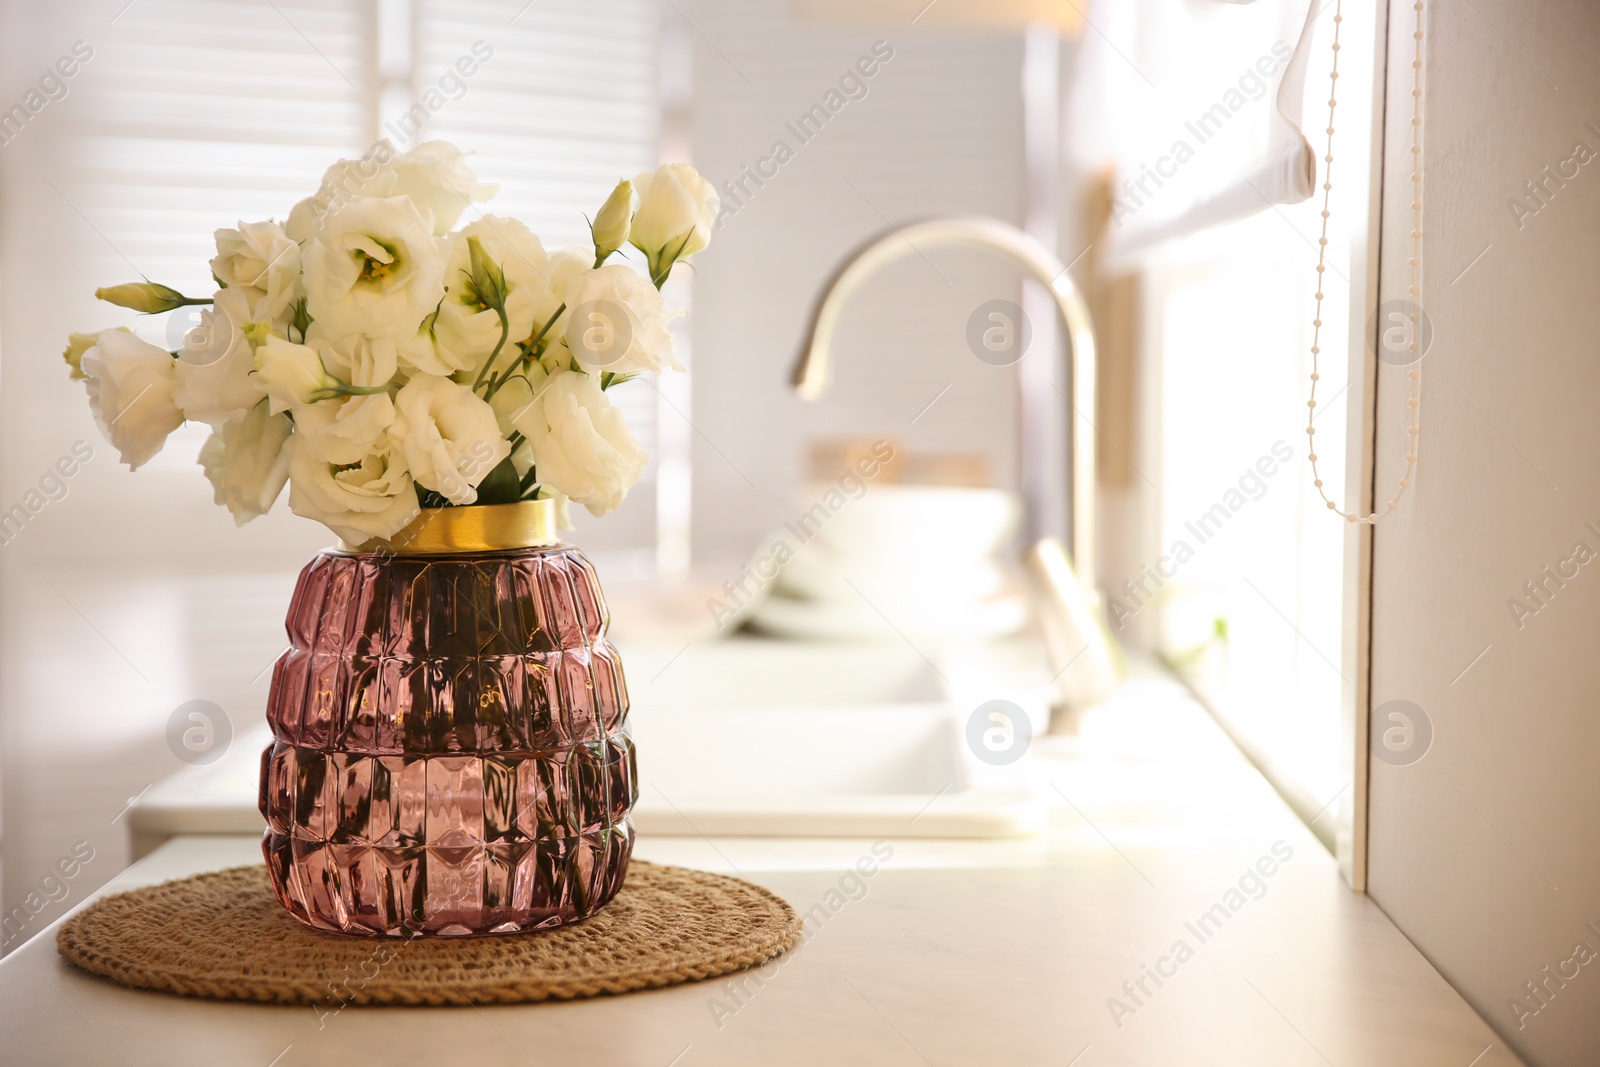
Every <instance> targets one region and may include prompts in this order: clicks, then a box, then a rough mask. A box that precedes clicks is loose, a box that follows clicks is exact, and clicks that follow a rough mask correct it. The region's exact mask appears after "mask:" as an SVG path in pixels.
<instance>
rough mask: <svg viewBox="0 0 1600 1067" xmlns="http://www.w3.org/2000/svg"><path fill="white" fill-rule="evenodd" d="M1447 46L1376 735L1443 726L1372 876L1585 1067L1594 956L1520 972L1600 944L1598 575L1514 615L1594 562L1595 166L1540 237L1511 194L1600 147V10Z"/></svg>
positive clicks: (1394, 462)
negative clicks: (1580, 555) (1405, 703)
mask: <svg viewBox="0 0 1600 1067" xmlns="http://www.w3.org/2000/svg"><path fill="white" fill-rule="evenodd" d="M1413 17H1414V13H1413V11H1412V8H1411V4H1410V3H1403V2H1396V3H1394V4H1392V5H1391V7H1390V20H1391V21H1390V39H1391V51H1390V58H1389V75H1388V98H1389V106H1388V123H1387V131H1388V133H1387V139H1388V147H1387V153H1386V156H1387V160H1388V166H1387V168H1386V172H1385V175H1384V222H1383V246H1384V256H1383V275H1382V282H1381V289H1382V294H1383V297H1384V298H1389V297H1391V296H1403V295H1404V293H1405V288H1406V284H1407V283H1406V281H1405V280H1404V278H1405V272H1406V263H1405V259H1406V255H1407V252H1406V251H1405V249H1406V247H1407V246H1408V245H1409V240H1408V234H1409V230H1410V227H1411V222H1410V210H1409V204H1410V195H1409V189H1410V184H1411V183H1410V168H1409V166H1408V162H1409V152H1408V151H1407V148H1406V143H1407V142H1406V140H1405V138H1406V137H1407V136H1408V133H1409V120H1410V104H1411V96H1410V90H1411V73H1412V71H1411V62H1410V61H1411V58H1412V53H1411V48H1412V44H1413V40H1412V37H1411V31H1412V29H1413V26H1412V19H1413ZM1428 34H1429V36H1427V37H1426V38H1425V41H1426V44H1427V60H1426V65H1425V85H1426V89H1425V97H1424V99H1425V122H1426V125H1425V127H1424V130H1425V140H1424V144H1425V148H1424V152H1423V159H1424V164H1425V173H1426V181H1425V193H1426V196H1425V201H1424V203H1425V212H1426V215H1425V220H1424V223H1423V230H1424V232H1425V235H1426V236H1425V241H1426V252H1425V256H1426V264H1425V281H1424V283H1423V285H1422V300H1421V303H1422V305H1423V307H1424V308H1425V310H1426V312H1427V314H1428V315H1429V316H1430V317H1431V319H1432V323H1433V327H1434V330H1435V337H1436V340H1435V342H1434V347H1433V349H1432V351H1431V353H1430V354H1429V355H1428V356H1427V357H1426V358H1425V359H1424V361H1423V368H1424V376H1423V386H1424V388H1423V398H1422V434H1421V441H1422V448H1421V452H1420V456H1421V469H1420V472H1419V473H1418V476H1417V479H1416V484H1415V485H1414V487H1413V490H1412V495H1411V496H1410V498H1409V500H1408V501H1407V503H1406V504H1405V505H1403V506H1402V508H1401V510H1400V511H1399V513H1398V514H1397V515H1395V516H1394V517H1393V518H1391V519H1390V520H1389V521H1386V522H1384V523H1383V524H1381V525H1380V526H1379V527H1378V529H1377V534H1376V542H1375V545H1374V583H1373V612H1372V704H1373V707H1374V719H1373V723H1372V727H1373V733H1374V735H1375V736H1376V738H1377V740H1376V741H1375V752H1376V751H1377V748H1376V746H1377V745H1381V737H1382V733H1383V731H1384V729H1385V728H1386V727H1387V726H1389V725H1392V724H1391V723H1389V722H1386V721H1385V718H1384V708H1383V705H1384V703H1385V702H1386V701H1389V700H1395V699H1404V700H1409V701H1412V702H1414V703H1415V704H1417V705H1418V706H1420V707H1421V708H1422V709H1423V711H1424V712H1425V713H1426V715H1427V717H1428V718H1429V720H1431V723H1432V727H1433V731H1434V737H1433V742H1432V747H1431V750H1429V751H1428V753H1427V755H1426V756H1424V757H1423V758H1422V759H1421V760H1420V761H1419V762H1416V763H1413V764H1411V765H1409V766H1393V765H1391V764H1389V763H1386V762H1384V761H1383V760H1382V759H1375V760H1374V762H1373V765H1372V778H1371V794H1370V795H1371V816H1370V832H1371V853H1370V883H1369V887H1370V892H1371V895H1372V897H1373V899H1374V900H1376V901H1377V902H1378V904H1379V905H1381V906H1382V907H1383V908H1384V910H1385V911H1386V912H1388V914H1389V915H1390V916H1391V917H1392V918H1393V919H1394V921H1395V922H1396V924H1397V925H1398V926H1399V927H1400V928H1401V930H1403V931H1404V932H1405V933H1406V934H1407V936H1409V937H1410V938H1411V939H1412V941H1414V942H1415V943H1416V944H1417V946H1418V947H1419V948H1420V949H1421V950H1422V951H1423V952H1424V953H1425V954H1426V955H1427V956H1428V957H1429V959H1431V960H1432V961H1433V963H1434V964H1435V965H1436V966H1437V967H1438V968H1439V970H1440V971H1441V972H1442V973H1443V974H1444V976H1445V977H1446V978H1447V979H1449V980H1450V981H1451V982H1452V983H1453V984H1454V985H1455V986H1456V987H1457V988H1458V989H1460V990H1461V992H1462V993H1463V994H1464V995H1465V996H1466V997H1467V999H1468V1000H1469V1001H1470V1002H1471V1003H1472V1004H1473V1006H1474V1007H1475V1008H1477V1009H1478V1011H1480V1012H1481V1013H1482V1014H1483V1015H1484V1017H1485V1018H1486V1019H1488V1020H1489V1022H1490V1023H1491V1024H1492V1025H1493V1026H1495V1027H1496V1028H1497V1029H1498V1030H1499V1032H1500V1033H1501V1035H1502V1036H1504V1038H1505V1039H1506V1040H1507V1042H1508V1043H1509V1044H1511V1045H1512V1047H1513V1048H1515V1049H1516V1050H1517V1051H1518V1052H1519V1053H1520V1054H1521V1055H1523V1056H1524V1057H1525V1058H1526V1060H1527V1061H1528V1062H1529V1063H1530V1064H1535V1065H1539V1067H1588V1065H1592V1064H1594V1063H1596V1062H1600V960H1596V961H1595V962H1591V963H1589V964H1588V965H1587V966H1583V967H1581V968H1579V970H1578V973H1577V977H1576V978H1572V979H1571V980H1569V981H1567V982H1566V985H1565V987H1564V988H1558V987H1557V985H1556V983H1555V982H1553V981H1552V982H1551V983H1550V985H1549V989H1550V991H1551V992H1552V993H1553V997H1552V998H1551V999H1549V1002H1548V1006H1545V1007H1542V1009H1541V1010H1540V1011H1539V1012H1538V1014H1537V1015H1533V1016H1531V1017H1526V1018H1522V1019H1520V1020H1519V1018H1518V1016H1517V1013H1516V1012H1515V1011H1514V1010H1513V1008H1512V1006H1511V1002H1512V998H1516V997H1521V998H1522V999H1523V1000H1524V1002H1525V1003H1526V1004H1527V1006H1528V1007H1529V1008H1530V1009H1531V1008H1534V1007H1538V1006H1539V1004H1538V1002H1536V1001H1534V1000H1533V999H1532V998H1531V997H1530V996H1529V994H1528V991H1527V990H1526V988H1525V987H1524V983H1525V982H1529V981H1533V980H1537V979H1540V978H1542V974H1541V972H1542V970H1543V968H1545V967H1546V966H1549V967H1551V968H1552V972H1553V971H1554V970H1555V969H1556V967H1557V966H1558V965H1559V964H1560V963H1561V961H1563V960H1566V959H1568V958H1569V957H1570V956H1572V954H1573V949H1574V945H1575V943H1577V942H1580V941H1581V942H1584V943H1586V944H1587V945H1588V947H1589V948H1590V949H1592V950H1594V951H1596V952H1600V774H1597V773H1596V760H1597V757H1600V718H1597V717H1596V708H1595V695H1596V694H1597V693H1600V656H1597V655H1596V651H1595V647H1596V646H1595V638H1596V635H1597V634H1600V566H1597V565H1592V564H1591V565H1590V566H1586V567H1583V568H1581V569H1580V570H1579V573H1578V576H1577V577H1576V578H1574V579H1572V580H1570V581H1568V582H1567V583H1566V585H1565V586H1564V587H1563V588H1560V589H1559V590H1558V591H1556V593H1555V596H1554V597H1553V598H1551V599H1550V600H1549V602H1548V605H1547V606H1545V607H1542V608H1540V610H1539V611H1538V613H1537V615H1534V616H1532V617H1530V618H1527V619H1525V620H1523V622H1524V625H1522V626H1521V627H1519V626H1518V624H1517V622H1516V621H1514V619H1513V615H1512V613H1511V611H1510V610H1509V609H1508V607H1507V602H1508V599H1509V598H1512V597H1517V596H1519V595H1521V594H1522V592H1523V583H1524V582H1526V581H1529V580H1531V579H1535V578H1538V577H1539V575H1540V569H1541V568H1542V567H1543V566H1545V565H1546V564H1549V565H1555V564H1556V562H1557V561H1558V560H1560V559H1562V558H1564V557H1567V556H1569V555H1570V554H1571V553H1572V551H1573V546H1574V544H1575V543H1576V542H1579V541H1582V542H1585V543H1586V544H1587V546H1588V548H1589V549H1590V550H1593V551H1597V552H1600V536H1597V535H1596V534H1595V533H1594V532H1593V531H1592V530H1591V529H1589V528H1588V527H1586V526H1585V523H1586V522H1591V521H1592V522H1594V523H1595V524H1596V526H1600V422H1597V420H1596V418H1595V397H1596V395H1597V393H1600V360H1597V359H1596V358H1595V356H1596V352H1595V350H1596V337H1597V335H1600V300H1597V299H1596V293H1597V292H1600V245H1597V243H1596V234H1600V162H1597V163H1590V164H1588V165H1587V166H1583V167H1581V168H1580V169H1579V172H1578V175H1577V176H1576V177H1575V178H1572V179H1571V180H1570V181H1568V182H1567V184H1566V186H1565V188H1561V189H1559V190H1557V191H1555V192H1554V193H1553V195H1552V196H1551V197H1550V199H1549V202H1548V204H1547V205H1546V206H1543V207H1541V208H1540V209H1539V211H1538V213H1537V214H1536V215H1533V216H1531V217H1527V218H1525V219H1523V220H1522V225H1521V226H1520V227H1519V226H1518V224H1517V222H1516V221H1515V220H1514V218H1513V213H1512V211H1511V209H1510V208H1509V207H1508V205H1507V201H1508V198H1512V197H1521V198H1522V199H1523V200H1524V201H1527V199H1528V198H1527V195H1526V193H1525V191H1524V190H1523V188H1522V186H1523V183H1524V182H1525V181H1528V180H1530V179H1534V178H1537V177H1539V176H1540V171H1541V168H1542V167H1543V166H1545V165H1546V164H1549V165H1550V166H1552V167H1554V166H1556V165H1557V163H1558V162H1559V161H1561V160H1565V159H1567V158H1568V157H1569V156H1571V155H1572V152H1573V146H1574V144H1575V143H1576V142H1583V143H1584V144H1586V145H1587V146H1588V147H1589V148H1590V149H1593V150H1596V151H1600V132H1597V131H1596V130H1595V129H1594V128H1592V127H1590V126H1588V125H1586V124H1587V123H1589V122H1595V123H1596V124H1597V125H1600V69H1597V68H1596V66H1595V63H1594V57H1595V54H1596V50H1597V49H1600V8H1597V7H1596V6H1595V5H1594V4H1592V3H1588V2H1583V0H1561V2H1544V3H1539V4H1537V5H1526V4H1516V5H1513V4H1510V3H1504V2H1495V3H1489V2H1480V3H1477V4H1430V10H1429V13H1428ZM1568 169H1569V172H1570V170H1571V167H1570V166H1569V168H1568ZM1486 249H1487V251H1485V250H1486ZM1480 253H1482V258H1481V259H1478V260H1477V262H1476V264H1475V265H1474V264H1473V261H1474V259H1475V258H1476V257H1478V256H1479V255H1480ZM1469 266H1470V269H1468V268H1469ZM1463 272H1465V273H1463ZM1402 375H1403V372H1400V371H1396V370H1395V369H1392V368H1385V369H1383V370H1382V371H1381V372H1380V376H1379V382H1378V390H1379V402H1380V403H1379V411H1378V426H1379V449H1378V462H1377V495H1378V497H1379V499H1385V498H1386V497H1387V493H1388V491H1389V490H1390V489H1391V488H1392V483H1393V481H1394V480H1395V479H1396V478H1397V477H1398V474H1397V473H1396V471H1397V468H1398V466H1399V465H1400V463H1401V459H1402V457H1403V455H1404V451H1403V449H1404V437H1405V426H1406V416H1405V412H1404V407H1403V404H1404V396H1405V390H1404V385H1405V380H1404V378H1403V376H1402ZM1569 570H1570V567H1569ZM1552 588H1554V586H1553V585H1552ZM1480 653H1481V655H1482V658H1481V659H1477V660H1476V662H1475V663H1474V659H1475V657H1478V656H1479V655H1480ZM1469 665H1470V668H1469ZM1463 672H1465V673H1463ZM1591 924H1594V925H1591ZM1571 970H1572V968H1571V966H1570V965H1569V966H1568V973H1569V974H1570V973H1571Z"/></svg>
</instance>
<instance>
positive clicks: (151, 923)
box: [56, 860, 801, 1007]
mask: <svg viewBox="0 0 1600 1067" xmlns="http://www.w3.org/2000/svg"><path fill="white" fill-rule="evenodd" d="M800 925H801V924H800V917H799V916H798V915H796V914H795V911H794V909H793V908H791V907H790V906H789V905H788V904H787V903H786V902H784V901H783V900H781V899H779V898H778V897H776V896H774V895H773V894H772V893H770V892H768V891H767V890H765V889H762V888H761V887H760V886H755V885H751V884H750V883H749V882H745V881H741V880H740V879H737V878H729V877H726V876H723V875H719V874H710V873H708V872H705V871H692V870H688V869H686V868H683V867H668V866H663V865H660V864H654V863H646V862H644V861H642V860H634V861H633V862H632V864H631V865H630V866H629V868H628V877H627V881H626V882H625V883H624V884H623V887H622V890H621V891H620V892H619V893H618V894H617V896H616V897H615V898H614V899H613V900H612V901H611V903H609V904H607V905H606V906H605V908H603V909H602V910H601V911H600V912H599V914H597V915H594V916H591V917H590V918H589V919H586V920H584V921H583V922H580V923H574V924H572V925H569V926H560V927H556V928H554V929H551V930H544V931H540V932H537V933H528V934H509V935H502V936H495V937H477V938H414V939H411V938H367V937H349V936H342V935H339V934H327V933H321V932H319V931H316V930H310V929H308V928H306V927H304V926H302V925H301V924H300V923H298V922H296V921H295V920H294V919H293V918H291V917H290V916H289V914H288V913H287V912H286V911H284V910H283V909H282V908H281V907H279V906H278V902H277V900H276V899H275V898H274V897H273V895H272V888H271V886H270V885H269V884H268V882H267V869H266V867H264V866H255V867H231V868H229V869H227V870H223V871H214V872H211V873H207V874H197V875H192V876H190V877H188V878H180V879H178V880H176V881H172V882H164V883H162V884H161V885H155V886H148V887H146V888H144V889H135V890H133V891H132V892H128V893H122V894H119V895H117V896H112V897H107V898H105V899H104V900H100V901H96V902H95V903H94V904H91V905H90V906H89V907H87V908H85V909H84V910H83V911H81V912H79V913H78V914H77V915H75V916H73V917H72V918H71V919H69V920H67V922H66V923H64V924H63V925H62V927H61V929H60V931H59V932H58V933H57V934H56V947H57V948H58V949H59V950H60V952H61V955H62V956H64V957H66V958H67V959H68V960H71V961H72V962H73V963H75V964H77V965H78V966H79V967H82V968H83V969H85V970H87V971H92V972H94V973H95V974H100V975H104V976H105V977H107V978H110V979H112V980H113V981H116V982H120V983H122V984H123V985H125V986H131V987H133V988H136V989H154V990H160V991H162V992H166V993H177V994H180V995H182V996H191V997H208V998H212V999H218V1000H253V1001H265V1002H268V1003H273V1004H336V1005H339V1006H341V1007H343V1006H345V1005H349V1004H516V1003H525V1002H529V1001H540V1000H569V999H573V998H576V997H592V996H596V995H598V994H601V993H627V992H630V991H632V990H637V989H654V988H657V987H660V986H668V985H676V984H677V983H679V982H692V981H698V980H700V979H703V978H714V977H716V976H717V975H721V974H728V973H729V972H731V971H737V970H742V969H743V968H746V967H751V966H754V965H756V964H759V963H763V962H765V961H766V960H769V959H771V958H773V957H774V956H778V955H780V954H782V953H784V952H786V951H788V950H789V949H790V948H792V947H793V946H794V945H795V944H796V943H797V942H798V941H799V939H800Z"/></svg>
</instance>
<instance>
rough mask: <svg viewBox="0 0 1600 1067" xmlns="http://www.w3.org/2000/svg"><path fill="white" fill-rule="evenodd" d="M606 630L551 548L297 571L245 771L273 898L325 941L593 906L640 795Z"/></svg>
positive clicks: (618, 876) (568, 556)
mask: <svg viewBox="0 0 1600 1067" xmlns="http://www.w3.org/2000/svg"><path fill="white" fill-rule="evenodd" d="M608 622H609V617H608V615H607V612H606V606H605V599H604V597H603V596H602V594H601V592H600V584H599V582H598V580H597V579H596V577H595V573H594V568H593V567H592V566H591V565H590V564H589V561H588V560H586V559H584V557H583V556H582V554H581V553H579V552H578V551H577V550H576V549H573V548H569V547H566V546H554V547H548V548H529V549H516V550H510V551H504V552H484V553H479V554H471V555H453V556H391V555H379V554H363V553H340V552H324V553H322V554H321V555H319V556H318V557H317V558H315V559H313V560H312V561H311V562H310V563H309V564H307V565H306V568H305V570H304V571H302V572H301V574H300V580H299V583H298V584H297V585H296V587H295V592H294V598H293V600H292V601H291V603H290V605H289V616H288V619H287V628H288V631H289V647H288V649H287V650H285V651H284V653H283V655H282V656H280V657H279V659H278V662H277V664H276V665H275V667H274V668H273V674H272V691H271V694H270V695H269V697H268V699H267V718H268V721H269V722H270V723H271V725H272V733H273V737H274V739H275V740H274V742H273V744H272V745H271V746H270V747H269V748H268V749H267V750H266V751H265V752H264V753H263V754H262V762H261V812H262V814H263V815H264V816H265V817H266V820H267V832H266V837H265V839H264V841H263V843H262V850H263V851H264V852H265V854H266V857H267V869H268V871H269V872H270V873H271V876H272V883H273V886H274V888H275V889H276V891H277V894H278V899H279V901H280V902H281V903H282V904H283V906H284V907H285V908H287V909H288V910H289V912H290V913H291V914H293V915H294V916H295V917H296V918H297V919H299V920H300V921H302V922H304V923H306V924H307V925H310V926H313V927H316V928H318V929H322V930H332V931H339V932H343V933H352V934H367V935H376V936H385V935H387V936H397V937H398V936H410V935H414V934H418V933H423V934H433V935H442V936H470V935H476V934H498V933H515V932H518V931H523V930H535V929H541V928H544V927H550V926H558V925H560V924H562V923H567V922H572V921H574V920H577V919H582V918H584V917H586V916H588V915H592V914H593V913H594V912H595V911H597V910H598V909H599V908H600V907H601V906H602V905H604V904H605V903H606V901H608V900H610V899H611V897H612V896H614V895H615V894H616V892H617V890H618V889H619V888H621V885H622V877H623V873H624V872H625V870H626V869H627V865H628V856H629V853H630V851H631V849H632V845H633V829H632V827H631V825H630V824H629V822H628V812H629V809H630V808H631V807H632V805H633V802H634V800H635V798H636V797H637V795H638V782H637V773H636V771H635V768H634V754H633V743H632V742H631V741H630V740H629V739H628V735H627V731H626V729H625V725H626V718H627V712H628V693H627V686H626V684H625V683H624V681H623V676H622V665H621V663H620V662H619V661H618V658H617V653H616V650H615V649H614V648H613V647H612V646H611V644H610V642H609V641H607V640H606V637H605V632H606V627H607V624H608Z"/></svg>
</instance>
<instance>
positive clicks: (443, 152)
mask: <svg viewBox="0 0 1600 1067" xmlns="http://www.w3.org/2000/svg"><path fill="white" fill-rule="evenodd" d="M466 161H467V154H466V153H465V152H463V151H461V149H459V148H457V147H456V146H455V145H453V144H450V143H449V142H447V141H426V142H424V143H422V144H419V145H417V146H416V147H415V148H413V149H410V150H409V151H406V152H400V153H397V152H395V150H394V145H392V144H390V143H389V142H388V141H387V140H383V141H379V142H378V143H377V144H376V145H374V146H373V148H372V151H370V152H368V153H367V155H366V156H365V157H363V158H361V159H341V160H339V161H338V162H337V163H335V164H334V165H333V166H331V167H329V168H328V170H327V172H326V173H325V174H323V176H322V184H321V186H320V187H318V189H317V191H316V192H315V193H314V194H312V195H311V196H309V197H307V198H306V199H304V200H302V201H300V202H299V203H298V204H296V205H295V206H294V210H292V211H291V212H290V213H289V220H288V222H287V224H286V226H285V229H286V231H287V232H288V234H289V236H290V237H292V238H293V239H294V240H296V241H301V242H304V241H306V240H308V239H310V238H311V237H313V236H314V235H315V234H316V232H317V230H318V229H319V228H320V227H321V225H322V221H323V218H324V217H325V216H326V215H327V214H328V213H329V212H330V211H332V210H334V209H336V208H338V207H339V206H341V205H343V204H345V203H347V202H348V201H350V200H353V199H356V198H358V197H390V196H404V197H407V198H409V199H410V200H411V201H412V202H413V203H414V204H416V206H417V210H418V211H420V212H422V213H423V214H424V215H425V216H426V217H427V218H428V220H429V227H430V229H431V230H432V232H433V233H434V234H436V235H443V234H447V233H449V232H450V231H451V230H453V229H455V226H456V223H457V222H458V221H460V219H461V213H462V212H463V211H465V210H466V208H467V205H468V204H471V203H473V202H474V201H483V200H488V199H489V198H490V197H492V196H494V194H495V193H496V192H498V191H499V189H500V187H499V186H498V185H495V184H494V183H492V182H480V181H479V180H478V178H477V175H475V174H473V173H472V169H471V168H470V167H468V166H467V162H466Z"/></svg>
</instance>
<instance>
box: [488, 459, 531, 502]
mask: <svg viewBox="0 0 1600 1067" xmlns="http://www.w3.org/2000/svg"><path fill="white" fill-rule="evenodd" d="M521 496H522V485H521V480H520V479H519V478H518V477H517V468H516V467H515V466H513V465H512V463H511V457H510V456H507V457H506V458H505V459H503V460H501V461H500V463H499V465H498V466H496V467H495V469H494V470H492V471H490V472H489V473H488V474H487V475H485V476H484V479H483V481H481V482H479V483H478V500H477V503H479V504H515V503H516V502H517V500H518V499H520V498H521Z"/></svg>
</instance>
